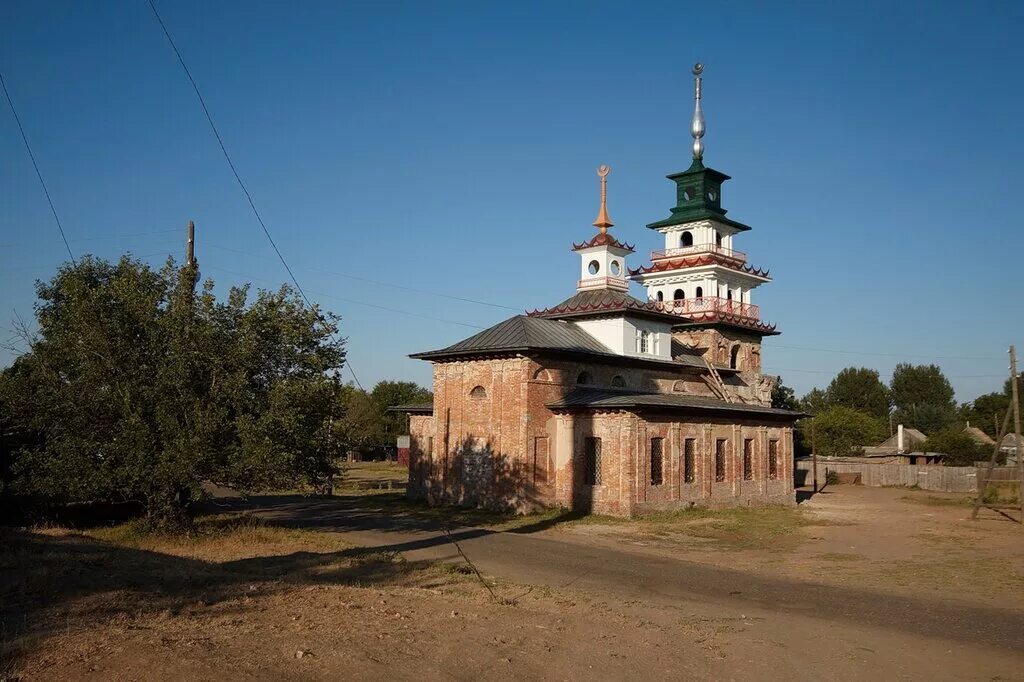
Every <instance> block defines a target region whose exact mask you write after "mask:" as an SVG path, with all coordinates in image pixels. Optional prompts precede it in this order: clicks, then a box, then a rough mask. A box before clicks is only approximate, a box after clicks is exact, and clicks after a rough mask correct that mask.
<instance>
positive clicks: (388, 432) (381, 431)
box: [370, 381, 434, 445]
mask: <svg viewBox="0 0 1024 682" xmlns="http://www.w3.org/2000/svg"><path fill="white" fill-rule="evenodd" d="M433 400H434V394H433V393H432V392H430V390H428V389H426V388H423V387H422V386H420V385H419V384H416V383H413V382H411V381H381V382H380V383H378V384H377V385H376V386H374V387H373V390H372V391H371V392H370V401H371V402H372V403H373V405H374V407H375V409H376V410H377V414H378V417H379V421H378V424H377V428H376V429H375V430H374V437H375V438H376V442H377V444H381V445H394V443H395V437H396V436H400V435H402V434H405V433H408V432H409V430H408V428H407V427H406V420H407V417H406V415H404V414H399V413H397V412H388V408H389V407H394V406H395V405H408V404H410V403H429V402H433Z"/></svg>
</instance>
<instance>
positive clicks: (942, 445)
mask: <svg viewBox="0 0 1024 682" xmlns="http://www.w3.org/2000/svg"><path fill="white" fill-rule="evenodd" d="M918 449H920V450H922V451H924V452H941V453H943V454H944V455H946V459H945V460H944V461H943V463H944V464H945V465H946V466H960V467H966V466H971V465H973V464H974V463H975V462H981V461H988V459H989V457H991V456H992V450H991V448H989V447H988V446H985V445H979V444H978V443H976V442H975V441H974V439H973V438H971V437H970V436H968V435H967V434H966V433H964V432H963V431H960V430H958V429H944V430H942V431H938V432H936V433H933V434H932V435H930V436H928V438H926V439H925V441H924V442H923V443H921V444H920V445H919V446H918ZM1004 457H1005V455H1004Z"/></svg>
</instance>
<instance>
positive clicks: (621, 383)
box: [612, 374, 626, 388]
mask: <svg viewBox="0 0 1024 682" xmlns="http://www.w3.org/2000/svg"><path fill="white" fill-rule="evenodd" d="M612 386H614V387H615V388H625V387H626V380H625V379H623V378H622V375H620V374H616V375H615V376H613V377H612Z"/></svg>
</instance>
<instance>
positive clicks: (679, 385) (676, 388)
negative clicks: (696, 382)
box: [672, 381, 686, 393]
mask: <svg viewBox="0 0 1024 682" xmlns="http://www.w3.org/2000/svg"><path fill="white" fill-rule="evenodd" d="M672 392H673V393H686V382H685V381H677V382H675V383H673V384H672Z"/></svg>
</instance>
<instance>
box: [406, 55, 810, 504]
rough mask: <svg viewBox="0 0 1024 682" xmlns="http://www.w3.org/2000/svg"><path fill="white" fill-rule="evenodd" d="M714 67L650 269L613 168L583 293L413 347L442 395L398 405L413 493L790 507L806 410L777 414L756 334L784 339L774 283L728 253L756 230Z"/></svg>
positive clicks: (585, 254) (579, 247) (585, 248)
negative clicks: (619, 202)
mask: <svg viewBox="0 0 1024 682" xmlns="http://www.w3.org/2000/svg"><path fill="white" fill-rule="evenodd" d="M701 70H702V67H701V66H700V65H698V66H697V67H695V68H694V75H695V86H696V87H695V91H696V97H695V99H696V106H695V110H694V116H693V125H692V131H691V132H692V134H693V137H694V145H693V161H692V164H691V165H690V167H689V168H688V169H687V170H685V171H683V172H681V173H675V174H673V175H669V176H668V178H669V179H670V180H672V181H673V182H674V183H675V185H676V204H675V206H674V208H672V209H671V215H670V216H669V217H668V218H665V219H663V220H659V221H657V222H653V223H651V224H649V225H648V226H647V227H648V228H650V229H651V230H654V231H655V232H657V233H659V234H660V235H662V237H663V238H664V248H662V249H659V250H657V251H654V252H653V253H652V254H651V261H650V264H648V265H643V266H640V267H637V268H635V269H630V268H629V267H628V265H627V259H628V257H629V256H630V255H631V254H633V253H634V249H633V246H632V245H630V244H626V243H625V242H623V241H619V240H618V239H617V238H616V237H614V236H612V234H611V233H609V231H608V230H609V228H611V227H612V222H611V220H610V219H609V217H608V211H607V202H606V196H607V191H606V190H607V175H608V172H609V170H610V169H609V168H608V167H606V166H602V167H601V168H600V169H598V175H599V176H600V177H601V204H600V210H599V214H598V218H597V220H596V221H595V222H594V226H595V227H597V229H598V233H597V234H596V235H594V236H593V237H592V238H590V239H587V240H585V241H583V242H582V243H578V244H573V246H572V251H573V252H575V253H576V254H577V255H578V256H579V259H580V276H579V280H578V281H577V283H576V293H575V294H574V295H572V296H570V297H569V298H567V299H566V300H564V301H562V302H561V303H558V304H557V305H554V306H552V307H550V308H545V309H543V310H534V311H532V312H529V313H526V314H523V315H517V316H515V317H512V318H509V319H507V320H505V321H503V322H501V323H499V324H497V325H495V326H493V327H491V328H489V329H487V330H485V331H482V332H480V333H479V334H475V335H473V336H471V337H469V338H467V339H464V340H462V341H459V342H458V343H455V344H453V345H451V346H448V347H447V348H443V349H440V350H434V351H428V352H424V353H417V354H415V355H413V356H411V357H413V358H419V359H422V360H426V361H429V362H431V363H432V364H433V375H434V376H433V389H434V401H433V403H432V404H426V405H407V406H400V407H398V408H395V409H398V410H401V411H405V412H408V413H409V415H410V419H409V424H410V435H411V439H410V441H411V442H410V455H409V456H410V462H409V487H408V491H409V495H410V496H413V497H421V498H427V499H429V500H432V501H437V502H450V503H456V504H466V505H480V506H489V507H499V508H514V509H520V510H529V509H535V508H539V507H550V506H560V507H565V508H572V509H577V510H582V511H593V512H598V513H604V514H616V515H632V514H636V513H642V512H644V511H645V510H652V509H665V508H673V507H686V506H690V505H706V506H728V505H743V504H758V503H782V504H792V503H794V491H793V422H794V421H795V420H796V418H798V417H799V416H800V415H799V414H798V413H795V412H791V411H788V410H781V409H775V408H772V407H771V394H772V389H773V388H774V386H775V381H776V380H775V378H774V377H771V376H767V375H765V374H763V373H762V371H761V340H762V339H763V338H764V337H765V336H769V335H773V334H777V333H778V332H777V331H776V329H775V327H774V326H773V325H770V324H767V323H766V322H763V321H762V320H761V316H760V312H759V309H758V307H757V306H756V305H754V304H753V303H752V301H751V293H752V291H753V290H754V289H755V288H757V287H758V286H760V285H761V284H763V283H765V282H768V281H770V280H769V277H768V272H767V271H765V270H761V269H759V268H755V267H753V266H751V265H749V264H748V263H747V257H746V255H745V254H744V253H742V252H740V251H737V250H735V249H734V248H733V239H734V238H736V237H737V236H739V235H740V234H742V233H743V232H745V231H746V230H749V229H750V228H749V227H747V226H746V225H744V224H742V223H739V222H736V221H735V220H733V219H731V218H727V217H726V209H724V208H723V198H722V185H723V183H724V182H725V181H726V180H728V179H729V176H727V175H725V174H723V173H720V172H718V171H715V170H712V169H710V168H706V167H705V166H704V163H703V151H704V150H703V143H702V139H701V138H702V137H703V134H704V118H703V114H702V112H701V92H700V88H701V77H700V73H701ZM630 281H633V282H637V283H638V284H640V285H641V286H642V287H644V288H645V289H646V296H645V300H640V299H638V298H634V297H633V296H631V295H630V294H629V282H630Z"/></svg>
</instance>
